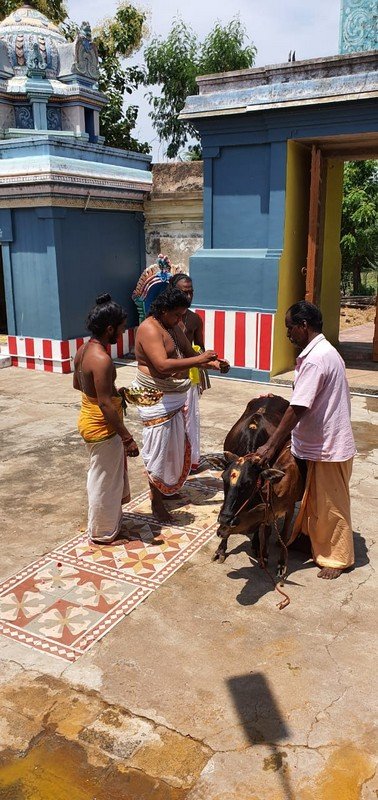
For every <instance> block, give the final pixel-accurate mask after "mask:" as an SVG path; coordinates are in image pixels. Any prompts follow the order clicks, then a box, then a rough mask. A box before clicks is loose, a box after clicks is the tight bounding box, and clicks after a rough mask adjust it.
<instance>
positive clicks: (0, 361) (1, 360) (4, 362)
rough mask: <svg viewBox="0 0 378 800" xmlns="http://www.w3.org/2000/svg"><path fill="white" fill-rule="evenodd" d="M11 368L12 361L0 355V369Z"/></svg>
mask: <svg viewBox="0 0 378 800" xmlns="http://www.w3.org/2000/svg"><path fill="white" fill-rule="evenodd" d="M11 366H12V359H11V357H10V356H8V355H7V354H6V353H0V369H3V368H4V367H11Z"/></svg>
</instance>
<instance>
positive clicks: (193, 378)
mask: <svg viewBox="0 0 378 800" xmlns="http://www.w3.org/2000/svg"><path fill="white" fill-rule="evenodd" d="M192 349H193V350H195V351H196V353H200V352H201V348H200V346H199V345H198V344H192ZM189 378H190V382H191V383H192V384H194V385H197V384H198V383H201V378H200V371H199V369H198V367H192V368H191V369H190V370H189Z"/></svg>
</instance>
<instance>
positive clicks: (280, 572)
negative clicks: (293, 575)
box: [276, 566, 287, 586]
mask: <svg viewBox="0 0 378 800" xmlns="http://www.w3.org/2000/svg"><path fill="white" fill-rule="evenodd" d="M286 578H287V569H286V567H281V566H279V567H278V569H277V572H276V581H277V582H278V583H279V585H280V586H283V585H284V583H285V579H286Z"/></svg>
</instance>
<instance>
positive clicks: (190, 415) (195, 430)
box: [186, 384, 201, 469]
mask: <svg viewBox="0 0 378 800" xmlns="http://www.w3.org/2000/svg"><path fill="white" fill-rule="evenodd" d="M186 404H187V429H188V436H189V440H190V444H191V446H192V469H196V468H197V467H198V465H199V462H200V455H201V428H200V410H199V386H198V384H192V385H191V387H190V389H189V391H188V394H187V398H186Z"/></svg>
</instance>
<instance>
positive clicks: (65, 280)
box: [55, 209, 145, 339]
mask: <svg viewBox="0 0 378 800" xmlns="http://www.w3.org/2000/svg"><path fill="white" fill-rule="evenodd" d="M63 210H64V212H65V213H64V217H63V218H60V219H57V220H56V221H55V234H56V245H57V260H58V283H59V298H60V317H61V328H62V339H71V338H73V337H75V336H80V335H82V334H83V333H85V325H84V320H85V317H86V315H87V312H88V310H89V309H90V308H91V306H92V305H93V304H94V302H95V299H96V295H98V294H101V293H102V292H110V294H111V295H112V297H113V298H114V300H116V301H117V302H119V303H121V304H122V305H124V306H125V307H126V310H127V312H128V325H129V326H130V327H131V326H132V325H136V324H137V313H136V308H135V304H134V303H133V302H132V300H131V293H132V291H133V289H134V288H135V285H136V283H137V281H138V278H139V276H140V273H141V271H142V270H143V269H144V266H145V264H144V252H145V247H144V228H143V222H144V220H143V216H142V215H141V214H136V213H135V212H132V211H129V212H117V211H92V212H91V211H87V212H83V211H77V210H76V209H63ZM142 237H143V238H142ZM142 245H143V247H142Z"/></svg>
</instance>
